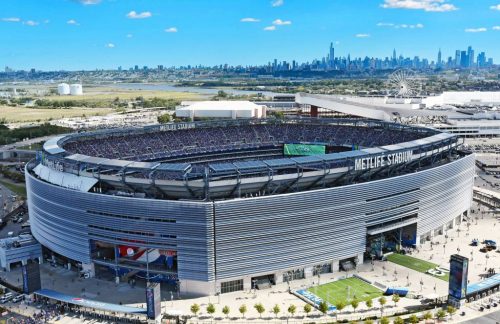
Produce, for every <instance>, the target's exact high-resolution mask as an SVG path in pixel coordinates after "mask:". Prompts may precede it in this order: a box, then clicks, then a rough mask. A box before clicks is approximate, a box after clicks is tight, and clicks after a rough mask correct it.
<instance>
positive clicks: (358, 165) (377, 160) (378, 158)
mask: <svg viewBox="0 0 500 324" xmlns="http://www.w3.org/2000/svg"><path fill="white" fill-rule="evenodd" d="M412 159H413V151H411V150H410V151H404V152H397V153H388V154H380V155H375V156H369V157H365V158H359V159H355V160H354V170H355V171H360V170H370V169H376V168H380V167H385V166H390V165H396V164H402V163H406V162H409V161H411V160H412Z"/></svg>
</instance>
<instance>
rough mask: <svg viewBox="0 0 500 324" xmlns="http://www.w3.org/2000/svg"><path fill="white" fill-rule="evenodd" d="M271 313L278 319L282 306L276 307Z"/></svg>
mask: <svg viewBox="0 0 500 324" xmlns="http://www.w3.org/2000/svg"><path fill="white" fill-rule="evenodd" d="M271 311H272V312H273V314H274V317H278V314H279V312H280V311H281V309H280V306H279V305H278V304H276V305H274V307H273V309H272V310H271Z"/></svg>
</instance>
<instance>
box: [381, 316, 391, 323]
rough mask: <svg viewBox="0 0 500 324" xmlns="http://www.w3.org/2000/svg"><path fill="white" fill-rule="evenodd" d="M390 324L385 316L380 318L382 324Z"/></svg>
mask: <svg viewBox="0 0 500 324" xmlns="http://www.w3.org/2000/svg"><path fill="white" fill-rule="evenodd" d="M389 322H390V321H389V319H388V318H387V317H385V316H384V317H381V318H380V324H389Z"/></svg>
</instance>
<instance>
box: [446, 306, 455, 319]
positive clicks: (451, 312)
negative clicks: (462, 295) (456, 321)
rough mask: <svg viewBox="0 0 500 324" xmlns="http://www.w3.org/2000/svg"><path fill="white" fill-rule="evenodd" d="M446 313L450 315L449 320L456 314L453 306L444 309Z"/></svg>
mask: <svg viewBox="0 0 500 324" xmlns="http://www.w3.org/2000/svg"><path fill="white" fill-rule="evenodd" d="M446 311H447V312H448V314H450V318H451V317H452V316H453V314H455V313H456V312H457V309H456V308H455V307H453V306H451V305H450V306H448V307H446Z"/></svg>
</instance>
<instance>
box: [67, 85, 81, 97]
mask: <svg viewBox="0 0 500 324" xmlns="http://www.w3.org/2000/svg"><path fill="white" fill-rule="evenodd" d="M69 88H70V90H69V92H70V94H71V95H72V96H81V95H83V87H82V85H81V84H77V83H75V84H72V85H70V87H69Z"/></svg>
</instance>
